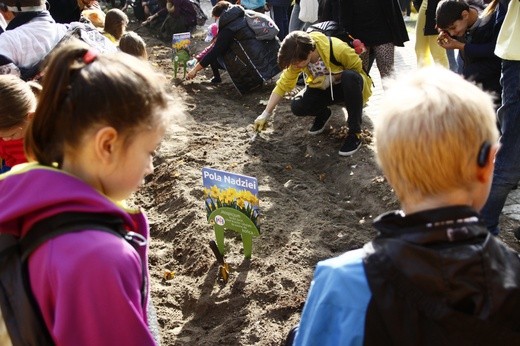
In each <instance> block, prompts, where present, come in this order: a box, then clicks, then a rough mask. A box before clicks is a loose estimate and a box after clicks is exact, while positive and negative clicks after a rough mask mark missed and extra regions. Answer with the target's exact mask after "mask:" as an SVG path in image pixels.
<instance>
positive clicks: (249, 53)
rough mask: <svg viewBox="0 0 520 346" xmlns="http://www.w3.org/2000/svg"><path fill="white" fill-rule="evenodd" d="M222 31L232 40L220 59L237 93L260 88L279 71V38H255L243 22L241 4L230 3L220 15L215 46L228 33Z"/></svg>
mask: <svg viewBox="0 0 520 346" xmlns="http://www.w3.org/2000/svg"><path fill="white" fill-rule="evenodd" d="M223 30H227V31H230V32H232V39H230V40H228V41H229V42H226V45H227V49H223V50H222V52H221V53H222V54H221V55H220V56H219V62H221V63H222V64H223V65H224V67H225V69H226V70H227V71H228V73H229V76H230V77H231V80H232V81H233V83H234V84H235V86H236V88H237V89H238V91H239V92H240V93H242V94H243V93H246V92H248V91H250V90H253V89H256V88H258V87H261V86H262V85H263V83H264V82H265V81H266V80H268V79H270V78H273V77H274V76H275V75H277V74H278V73H280V67H279V66H278V62H277V57H278V50H279V49H280V43H279V41H278V40H277V39H276V38H275V39H273V40H266V41H260V40H257V39H256V37H255V33H254V32H253V30H251V28H249V26H248V25H247V23H246V20H245V18H244V9H243V8H242V7H241V6H238V5H234V6H231V7H229V8H228V9H227V10H226V11H225V12H224V13H222V15H221V16H220V18H219V34H218V36H217V41H216V42H215V47H216V46H217V44H218V43H219V42H218V41H219V39H222V38H223V37H226V36H228V35H223V36H221V32H222V31H223ZM208 55H209V53H208Z"/></svg>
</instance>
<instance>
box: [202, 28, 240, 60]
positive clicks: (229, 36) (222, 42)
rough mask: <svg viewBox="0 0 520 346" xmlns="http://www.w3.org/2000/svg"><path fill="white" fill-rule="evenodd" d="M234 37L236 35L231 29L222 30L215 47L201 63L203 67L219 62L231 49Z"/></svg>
mask: <svg viewBox="0 0 520 346" xmlns="http://www.w3.org/2000/svg"><path fill="white" fill-rule="evenodd" d="M234 35H235V33H234V32H233V31H231V30H229V29H226V28H222V29H220V30H219V32H218V35H217V39H216V40H215V45H214V46H213V48H212V49H211V50H210V51H209V52H208V54H206V56H204V58H202V60H201V61H199V63H200V64H201V65H202V67H204V68H205V67H207V66H208V65H209V64H211V63H212V62H213V61H217V57H219V56H220V55H223V54H224V53H225V52H226V51H227V50H228V49H229V46H231V43H232V42H233V37H234Z"/></svg>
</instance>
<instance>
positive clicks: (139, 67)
mask: <svg viewBox="0 0 520 346" xmlns="http://www.w3.org/2000/svg"><path fill="white" fill-rule="evenodd" d="M69 42H70V43H66V44H64V45H63V46H62V47H60V48H58V49H57V50H56V52H55V54H53V56H52V57H51V59H50V61H49V63H48V65H47V71H46V73H45V76H44V80H43V92H42V95H41V97H40V100H39V103H38V107H37V108H36V113H35V116H34V120H33V121H32V123H30V124H29V127H28V129H27V134H26V139H25V149H26V152H27V155H28V157H31V158H33V159H36V160H37V161H38V162H39V163H40V164H42V165H47V166H51V165H53V164H54V163H56V164H58V167H61V165H62V163H63V156H64V150H65V148H66V147H69V148H76V147H77V146H78V145H79V144H80V142H81V139H82V137H83V135H84V134H85V133H86V132H87V131H89V130H91V129H92V128H93V127H94V126H96V125H98V126H99V125H105V126H111V127H113V128H114V129H115V130H116V131H117V132H118V133H120V134H121V136H122V138H124V139H125V140H128V141H130V140H131V138H132V135H133V134H134V133H135V132H136V131H138V130H139V127H141V126H147V125H148V126H154V125H155V121H157V119H158V118H157V114H158V113H157V111H158V110H160V109H164V108H166V106H167V102H168V99H167V96H166V94H165V92H164V89H163V84H162V79H161V78H158V77H159V75H158V74H157V73H155V72H154V71H153V70H152V69H151V67H150V65H149V64H148V63H146V62H144V61H142V60H139V59H137V58H135V57H133V56H131V55H128V54H124V53H116V54H112V55H99V56H95V55H94V58H92V57H93V55H92V54H94V53H93V51H92V50H90V47H89V46H88V45H87V44H86V43H84V42H81V41H79V40H76V39H71V40H70V41H69ZM87 52H88V53H89V54H86V53H87ZM92 59H93V60H92Z"/></svg>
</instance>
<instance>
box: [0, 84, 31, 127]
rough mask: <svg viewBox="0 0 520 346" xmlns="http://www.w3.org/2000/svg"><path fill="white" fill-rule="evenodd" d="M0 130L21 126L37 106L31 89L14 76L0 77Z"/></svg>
mask: <svg viewBox="0 0 520 346" xmlns="http://www.w3.org/2000/svg"><path fill="white" fill-rule="evenodd" d="M0 100H2V101H1V102H0V129H10V128H11V127H14V126H17V125H20V124H21V123H23V122H24V121H25V119H26V116H27V114H28V113H29V112H31V111H33V110H34V107H35V106H36V97H35V95H34V94H33V92H32V91H31V87H30V86H29V85H28V84H27V83H26V82H24V81H23V80H21V79H20V78H18V77H16V76H14V75H0Z"/></svg>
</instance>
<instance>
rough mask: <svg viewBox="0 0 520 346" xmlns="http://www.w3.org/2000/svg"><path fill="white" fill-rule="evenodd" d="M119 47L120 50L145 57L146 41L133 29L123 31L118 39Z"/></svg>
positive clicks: (146, 54)
mask: <svg viewBox="0 0 520 346" xmlns="http://www.w3.org/2000/svg"><path fill="white" fill-rule="evenodd" d="M119 49H121V51H122V52H124V53H127V54H130V55H133V56H136V57H138V58H142V59H145V60H146V59H147V57H148V53H147V52H146V43H144V40H143V39H142V37H141V36H139V35H138V34H136V33H135V32H133V31H130V32H127V33H125V34H124V35H123V36H121V39H120V40H119Z"/></svg>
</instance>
